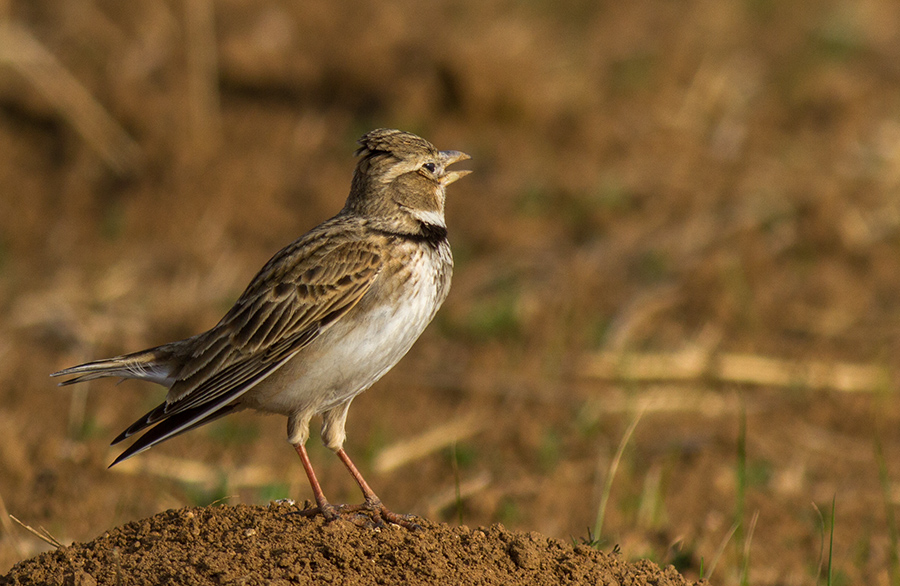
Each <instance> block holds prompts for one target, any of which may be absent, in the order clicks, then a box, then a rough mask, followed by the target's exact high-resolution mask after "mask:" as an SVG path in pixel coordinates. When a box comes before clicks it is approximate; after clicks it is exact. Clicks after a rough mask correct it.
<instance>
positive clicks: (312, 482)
mask: <svg viewBox="0 0 900 586" xmlns="http://www.w3.org/2000/svg"><path fill="white" fill-rule="evenodd" d="M294 449H295V450H297V455H298V456H300V461H301V462H302V463H303V469H304V470H306V477H307V478H308V479H309V486H310V487H312V491H313V497H314V498H315V499H316V505H318V507H317V509H310V512H309V515H315V514H316V513H322V515H323V516H324V517H325V518H326V519H328V520H329V521H330V520H332V519H336V518H337V517H338V512H337V510H336V507H335V506H334V505H332V504H330V503H329V502H328V499H326V498H325V493H324V492H322V487H321V486H319V479H318V478H316V473H315V472H314V471H313V467H312V462H310V461H309V454H307V453H306V446H304V445H303V444H300V445H297V446H294ZM304 514H306V513H304Z"/></svg>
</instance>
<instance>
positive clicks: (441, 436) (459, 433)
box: [374, 415, 485, 472]
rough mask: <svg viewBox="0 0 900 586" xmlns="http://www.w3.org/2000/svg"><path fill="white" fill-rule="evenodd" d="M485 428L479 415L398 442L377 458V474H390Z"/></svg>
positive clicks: (463, 418)
mask: <svg viewBox="0 0 900 586" xmlns="http://www.w3.org/2000/svg"><path fill="white" fill-rule="evenodd" d="M484 428H485V422H484V420H482V419H481V418H480V417H478V416H477V415H467V416H465V417H462V418H460V419H457V420H455V421H451V422H449V423H445V424H444V425H441V426H439V427H435V428H434V429H431V430H430V431H427V432H425V433H423V434H422V435H420V436H418V437H415V438H412V439H408V440H404V441H401V442H397V443H395V444H393V445H391V446H388V447H386V448H384V449H383V450H381V452H380V453H379V454H378V455H377V456H376V457H375V463H374V468H375V470H376V471H377V472H390V471H391V470H395V469H397V468H399V467H401V466H403V465H404V464H407V463H409V462H412V461H414V460H418V459H419V458H424V457H425V456H427V455H429V454H431V453H434V452H436V451H438V450H441V449H443V448H446V447H448V446H450V445H452V444H454V443H456V442H459V441H462V440H464V439H465V438H467V437H471V436H473V435H475V434H476V433H478V432H480V431H481V430H482V429H484Z"/></svg>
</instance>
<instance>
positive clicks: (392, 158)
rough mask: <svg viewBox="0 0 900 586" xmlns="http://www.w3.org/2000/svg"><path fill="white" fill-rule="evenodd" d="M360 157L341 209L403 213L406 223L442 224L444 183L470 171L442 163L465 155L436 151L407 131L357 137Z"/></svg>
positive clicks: (371, 213)
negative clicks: (406, 218) (345, 202)
mask: <svg viewBox="0 0 900 586" xmlns="http://www.w3.org/2000/svg"><path fill="white" fill-rule="evenodd" d="M359 144H360V145H361V146H360V148H359V149H358V150H357V151H356V154H357V155H358V156H360V157H361V158H360V160H359V162H358V163H357V165H356V171H355V172H354V175H353V185H352V187H351V190H350V197H349V198H348V199H347V206H346V207H347V208H352V209H353V210H354V211H356V212H358V213H365V214H366V215H368V216H370V217H384V216H390V217H394V218H396V217H397V216H398V214H399V215H400V216H407V217H409V219H410V220H411V221H418V222H424V223H426V224H432V225H438V226H444V199H445V194H446V192H445V190H446V188H447V186H448V185H450V184H451V183H453V182H454V181H456V180H457V179H459V178H460V177H463V176H465V175H468V174H469V173H471V171H450V170H449V169H448V167H449V166H450V165H452V164H453V163H456V162H458V161H465V160H466V159H469V158H471V157H469V155H467V154H465V153H461V152H459V151H439V150H437V149H436V148H435V147H434V145H432V144H431V143H430V142H428V141H427V140H425V139H424V138H421V137H418V136H416V135H415V134H411V133H409V132H403V131H400V130H391V129H387V128H379V129H378V130H373V131H371V132H369V133H367V134H365V135H363V137H362V138H360V139H359Z"/></svg>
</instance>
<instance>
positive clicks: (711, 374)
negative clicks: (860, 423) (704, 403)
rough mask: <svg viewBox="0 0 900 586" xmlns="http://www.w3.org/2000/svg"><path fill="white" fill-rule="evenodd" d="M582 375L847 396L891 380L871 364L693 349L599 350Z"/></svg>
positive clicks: (877, 388)
mask: <svg viewBox="0 0 900 586" xmlns="http://www.w3.org/2000/svg"><path fill="white" fill-rule="evenodd" d="M582 374H583V376H586V377H589V378H600V379H604V380H625V381H632V382H653V381H700V380H710V381H718V382H722V383H737V384H745V385H755V386H775V387H799V388H808V389H831V390H835V391H843V392H850V393H852V392H869V393H872V392H877V391H880V390H883V389H884V388H886V386H887V383H889V381H890V374H889V373H888V371H887V370H886V369H885V368H882V367H880V366H877V365H874V364H852V363H848V362H825V361H820V360H786V359H782V358H772V357H768V356H759V355H755V354H732V353H724V354H713V353H710V352H706V351H703V350H699V349H697V348H690V349H688V350H685V351H682V352H670V353H624V352H623V353H613V352H601V353H599V354H596V355H594V356H592V357H591V358H589V359H588V360H587V362H586V364H585V366H584V367H583V369H582Z"/></svg>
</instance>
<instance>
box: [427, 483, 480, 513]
mask: <svg viewBox="0 0 900 586" xmlns="http://www.w3.org/2000/svg"><path fill="white" fill-rule="evenodd" d="M490 484H491V475H490V474H488V473H487V472H483V473H481V474H479V475H478V476H475V477H474V478H470V479H468V480H465V481H463V482H460V483H459V492H458V493H457V487H456V486H450V487H447V488H445V489H444V490H442V491H440V492H438V493H436V494H434V495H432V496H431V497H430V498H429V499H428V500H427V501H426V502H425V504H424V506H423V507H422V508H423V510H424V511H425V516H426V517H429V518H435V517H437V516H438V515H439V514H440V513H441V511H443V510H444V509H446V508H448V507H450V506H452V505H455V504H456V502H457V498H458V499H459V500H464V499H467V498H469V497H471V496H475V495H476V494H478V493H480V492H482V491H483V490H485V489H486V488H487V487H488V486H490Z"/></svg>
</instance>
